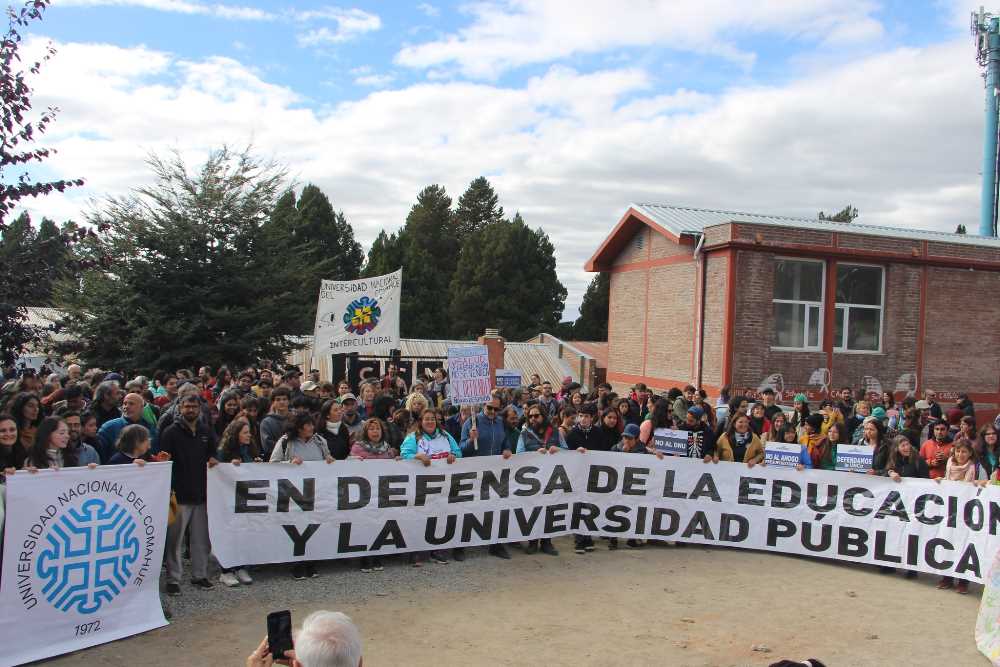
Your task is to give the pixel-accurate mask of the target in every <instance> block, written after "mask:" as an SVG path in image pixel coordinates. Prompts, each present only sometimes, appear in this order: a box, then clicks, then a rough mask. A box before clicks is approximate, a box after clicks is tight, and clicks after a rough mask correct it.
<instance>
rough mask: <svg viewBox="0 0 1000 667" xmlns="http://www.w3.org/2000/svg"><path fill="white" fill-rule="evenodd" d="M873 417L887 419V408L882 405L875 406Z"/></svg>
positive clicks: (880, 419)
mask: <svg viewBox="0 0 1000 667" xmlns="http://www.w3.org/2000/svg"><path fill="white" fill-rule="evenodd" d="M872 417H874V418H875V419H877V420H879V421H882V420H883V419H885V408H883V407H882V406H881V405H876V406H875V407H874V408H872Z"/></svg>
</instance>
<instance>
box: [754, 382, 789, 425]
mask: <svg viewBox="0 0 1000 667" xmlns="http://www.w3.org/2000/svg"><path fill="white" fill-rule="evenodd" d="M760 400H761V402H762V403H763V404H764V417H765V418H766V419H767V420H768V421H770V422H771V424H772V425H773V424H774V418H775V416H776V415H783V414H784V412H783V411H782V410H781V406H780V405H777V404H776V403H775V402H774V390H773V389H771V388H770V387H765V388H764V391H762V392H760Z"/></svg>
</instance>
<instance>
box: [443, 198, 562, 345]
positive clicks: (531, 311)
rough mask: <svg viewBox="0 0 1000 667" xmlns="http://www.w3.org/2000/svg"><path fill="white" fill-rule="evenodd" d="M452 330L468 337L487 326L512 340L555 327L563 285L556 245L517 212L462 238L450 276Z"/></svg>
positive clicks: (522, 338) (558, 320) (460, 335)
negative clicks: (455, 263) (560, 278)
mask: <svg viewBox="0 0 1000 667" xmlns="http://www.w3.org/2000/svg"><path fill="white" fill-rule="evenodd" d="M450 293H451V295H452V300H451V307H450V309H449V313H450V319H451V326H452V331H453V333H454V334H455V335H456V336H459V337H463V338H468V337H473V336H476V335H479V334H481V333H482V329H483V328H484V327H487V326H491V327H492V326H496V327H499V328H500V330H501V332H502V333H503V335H504V336H505V337H507V338H509V339H511V340H524V339H527V338H530V337H531V336H533V335H535V334H537V333H538V332H539V331H552V330H554V329H555V328H556V327H558V325H559V323H560V320H561V318H562V312H563V308H564V304H565V301H566V288H565V287H563V285H562V283H560V282H559V279H558V278H557V276H556V260H555V249H554V248H553V247H552V243H551V242H550V241H549V237H548V236H547V235H546V234H545V233H544V232H543V231H542V230H541V229H538V230H532V229H531V228H529V227H528V226H527V225H526V224H525V223H524V220H523V219H522V218H521V215H520V214H517V215H515V216H514V219H513V220H512V221H510V222H508V221H505V220H501V221H498V222H491V223H488V224H486V225H485V226H484V227H483V228H482V229H480V230H479V231H477V232H475V233H474V234H473V235H472V236H470V237H469V238H468V239H466V241H465V243H463V245H462V251H461V253H460V254H459V258H458V264H457V267H456V271H455V276H454V278H453V279H452V283H451V289H450Z"/></svg>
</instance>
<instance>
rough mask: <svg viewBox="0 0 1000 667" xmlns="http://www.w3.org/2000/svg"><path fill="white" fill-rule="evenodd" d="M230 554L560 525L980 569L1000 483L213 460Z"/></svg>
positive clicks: (729, 467)
mask: <svg viewBox="0 0 1000 667" xmlns="http://www.w3.org/2000/svg"><path fill="white" fill-rule="evenodd" d="M208 519H209V528H210V532H211V538H212V548H213V552H214V553H215V555H216V556H217V557H218V558H219V560H220V562H221V563H222V564H223V565H224V566H235V565H245V564H254V563H285V562H293V561H297V560H315V559H327V558H347V557H356V556H364V555H374V554H378V555H386V554H391V553H397V552H406V551H422V550H427V549H445V548H452V547H458V546H474V545H481V544H494V543H497V542H515V541H520V540H524V539H534V538H538V537H546V536H548V537H554V536H558V535H565V534H569V533H577V534H587V535H594V536H598V535H603V536H608V537H623V538H629V537H634V538H646V539H660V540H680V541H685V542H696V543H701V544H713V545H716V546H730V547H741V548H747V549H761V550H767V551H777V552H782V553H792V554H801V555H808V556H814V557H819V558H835V559H839V560H847V561H852V562H858V563H868V564H874V565H886V566H890V567H902V568H906V569H911V570H920V571H923V572H930V573H935V574H939V575H947V576H952V575H954V576H959V577H962V578H964V579H968V580H970V581H977V582H979V581H982V579H983V567H984V565H986V564H987V563H988V562H989V559H990V558H991V557H992V554H994V553H996V551H997V549H1000V538H998V535H997V533H998V531H1000V487H987V488H986V489H979V488H977V487H976V486H974V485H972V484H967V483H960V482H948V481H944V482H941V483H935V482H932V481H930V480H921V479H903V480H901V481H900V482H894V481H892V480H890V479H888V478H885V477H879V476H869V475H845V474H844V473H838V472H833V471H828V470H803V471H798V470H791V469H788V468H779V467H770V466H768V467H761V466H756V467H754V468H752V469H751V468H748V467H747V466H746V465H744V464H741V463H718V464H711V463H703V462H702V461H700V460H696V459H690V458H683V457H664V458H663V459H658V458H657V457H655V456H650V455H648V454H619V453H614V452H593V451H591V452H587V453H585V454H580V453H577V452H575V451H565V450H562V451H560V452H559V453H557V454H548V455H539V454H535V453H532V454H530V455H528V454H523V455H519V456H514V457H511V458H510V459H507V460H505V459H503V458H501V457H499V456H481V457H472V458H469V459H459V460H457V461H456V462H455V463H453V464H450V465H449V464H446V463H445V462H444V461H437V462H434V463H433V464H432V465H431V466H429V467H424V466H422V465H421V464H420V463H419V462H417V461H351V460H348V461H337V462H336V463H335V464H326V463H320V462H313V463H304V464H302V465H300V466H295V465H292V464H284V463H282V464H277V463H272V464H250V463H244V464H242V465H240V466H233V465H231V464H225V463H224V464H220V465H218V466H215V467H214V468H212V469H211V470H209V471H208Z"/></svg>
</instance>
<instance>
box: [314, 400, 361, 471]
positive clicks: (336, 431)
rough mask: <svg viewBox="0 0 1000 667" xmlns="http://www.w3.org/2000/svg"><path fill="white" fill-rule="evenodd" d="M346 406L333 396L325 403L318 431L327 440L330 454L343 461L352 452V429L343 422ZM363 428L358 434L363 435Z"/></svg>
mask: <svg viewBox="0 0 1000 667" xmlns="http://www.w3.org/2000/svg"><path fill="white" fill-rule="evenodd" d="M343 417H344V406H342V405H341V404H340V403H339V402H338V401H337V399H334V398H331V399H328V400H327V401H326V402H325V403H323V405H322V407H321V408H320V411H319V423H318V425H317V426H318V428H317V431H318V432H319V434H320V436H322V437H323V439H324V440H326V447H327V449H328V450H329V452H330V455H331V456H333V458H335V459H337V460H338V461H343V460H344V459H346V458H347V457H348V455H350V453H351V431H350V429H349V428H348V427H347V424H345V423H344V422H343ZM363 433H364V428H362V429H361V430H360V431H359V433H358V435H359V436H360V435H363Z"/></svg>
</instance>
